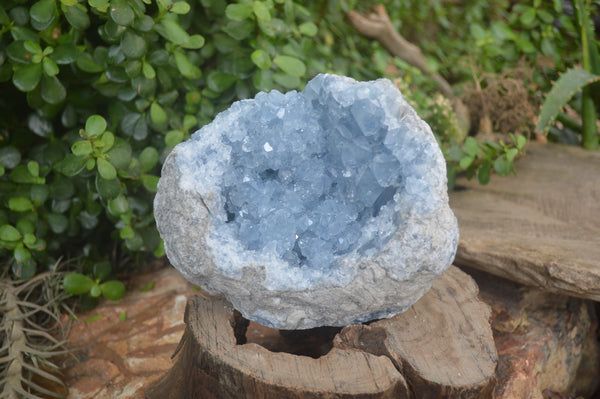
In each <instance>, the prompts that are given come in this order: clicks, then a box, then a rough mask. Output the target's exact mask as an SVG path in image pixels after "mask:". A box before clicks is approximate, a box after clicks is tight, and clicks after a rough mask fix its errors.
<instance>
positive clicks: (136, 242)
mask: <svg viewBox="0 0 600 399" xmlns="http://www.w3.org/2000/svg"><path fill="white" fill-rule="evenodd" d="M142 245H144V241H143V240H142V237H140V236H139V235H137V234H136V235H135V236H134V237H133V238H128V239H127V240H125V246H126V247H127V249H129V250H130V251H139V250H140V249H141V248H142Z"/></svg>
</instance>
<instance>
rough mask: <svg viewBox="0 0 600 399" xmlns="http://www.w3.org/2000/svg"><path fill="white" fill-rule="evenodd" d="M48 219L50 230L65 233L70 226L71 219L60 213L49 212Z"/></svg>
mask: <svg viewBox="0 0 600 399" xmlns="http://www.w3.org/2000/svg"><path fill="white" fill-rule="evenodd" d="M46 221H47V222H48V225H50V230H52V231H53V232H54V233H56V234H61V233H64V232H65V230H67V227H68V226H69V219H67V218H66V216H65V215H61V214H60V213H47V214H46Z"/></svg>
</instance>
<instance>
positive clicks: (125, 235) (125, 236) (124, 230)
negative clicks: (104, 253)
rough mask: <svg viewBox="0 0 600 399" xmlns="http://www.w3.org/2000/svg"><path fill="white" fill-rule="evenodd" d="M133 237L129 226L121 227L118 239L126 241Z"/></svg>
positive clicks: (133, 233) (133, 234)
mask: <svg viewBox="0 0 600 399" xmlns="http://www.w3.org/2000/svg"><path fill="white" fill-rule="evenodd" d="M134 236H135V232H134V231H133V228H132V227H131V226H129V225H127V226H125V227H123V228H122V229H121V231H120V232H119V237H121V239H122V240H126V239H128V238H131V237H134Z"/></svg>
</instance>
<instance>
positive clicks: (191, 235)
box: [154, 75, 458, 329]
mask: <svg viewBox="0 0 600 399" xmlns="http://www.w3.org/2000/svg"><path fill="white" fill-rule="evenodd" d="M446 184H447V181H446V165H445V162H444V158H443V156H442V153H441V151H440V149H439V147H438V145H437V142H436V140H435V138H434V136H433V134H432V132H431V129H430V128H429V126H428V125H427V124H426V123H425V122H424V121H423V120H421V119H420V118H419V117H418V116H417V114H416V112H415V111H414V110H413V109H412V108H411V107H410V106H409V105H408V104H407V103H406V101H404V99H403V98H402V95H401V94H400V91H399V90H398V89H397V88H396V86H394V84H393V83H392V82H390V81H389V80H386V79H379V80H376V81H372V82H356V81H355V80H353V79H350V78H347V77H340V76H334V75H318V76H317V77H315V78H314V79H313V80H311V81H310V82H309V83H308V85H307V86H306V88H305V89H304V90H303V91H302V92H296V91H291V92H288V93H286V94H282V93H280V92H278V91H276V90H273V91H271V92H270V93H259V94H258V95H257V96H256V97H255V98H254V99H252V100H243V101H239V102H236V103H234V104H233V105H232V106H231V108H229V109H228V110H227V111H224V112H222V113H221V114H219V115H218V116H217V117H216V118H215V120H214V121H213V122H212V123H211V124H209V125H207V126H205V127H203V128H202V129H200V130H199V131H198V132H196V133H195V134H194V135H193V136H192V138H191V139H190V140H188V141H187V142H184V143H182V144H179V145H178V146H176V147H175V148H174V149H173V151H172V152H171V154H170V155H169V157H168V158H167V160H166V162H165V164H164V166H163V170H162V177H161V179H160V182H159V186H158V193H157V195H156V199H155V205H154V207H155V217H156V222H157V225H158V229H159V231H160V234H161V236H162V238H163V240H164V242H165V249H166V253H167V256H168V257H169V260H170V261H171V263H172V264H173V265H174V266H175V267H176V268H177V269H178V270H179V271H180V272H181V273H182V274H183V275H184V276H185V277H186V278H187V279H188V280H190V281H192V282H193V283H195V284H198V285H200V286H202V287H203V288H205V289H206V290H207V291H209V292H211V293H222V294H224V295H225V296H226V297H227V299H228V300H229V301H230V302H231V303H232V304H233V306H234V307H235V308H236V309H237V310H239V311H240V312H241V313H242V314H243V315H244V316H245V317H246V318H248V319H251V320H254V321H256V322H258V323H261V324H264V325H267V326H270V327H274V328H280V329H302V328H312V327H318V326H324V325H329V326H343V325H347V324H351V323H358V322H364V321H367V320H371V319H375V318H382V317H390V316H392V315H394V314H396V313H399V312H402V311H404V310H406V309H407V308H408V307H410V306H411V305H412V304H413V303H414V302H416V301H417V300H418V299H419V298H420V297H421V296H422V295H423V294H424V293H425V292H426V291H427V290H428V289H429V288H430V287H431V284H432V283H433V280H434V279H435V278H436V277H437V276H438V275H440V274H441V273H442V272H443V271H444V270H445V269H446V268H448V266H450V264H451V263H452V260H453V259H454V255H455V252H456V246H457V242H458V228H457V223H456V218H455V217H454V214H453V213H452V211H451V209H450V207H449V206H448V194H447V191H446V190H447V189H446Z"/></svg>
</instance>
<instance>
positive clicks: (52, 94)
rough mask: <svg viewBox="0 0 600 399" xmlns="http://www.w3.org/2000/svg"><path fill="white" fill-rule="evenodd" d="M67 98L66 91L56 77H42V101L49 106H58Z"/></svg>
mask: <svg viewBox="0 0 600 399" xmlns="http://www.w3.org/2000/svg"><path fill="white" fill-rule="evenodd" d="M66 97H67V90H66V89H65V87H64V86H63V85H62V83H61V82H60V80H58V78H57V77H56V76H46V75H44V76H42V99H44V101H46V102H47V103H49V104H60V103H61V102H63V101H64V99H65V98H66Z"/></svg>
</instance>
